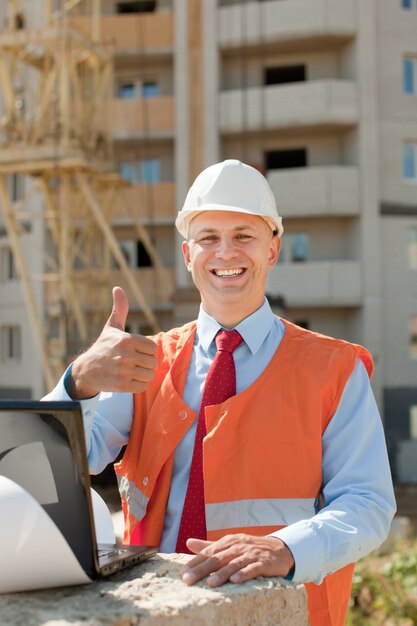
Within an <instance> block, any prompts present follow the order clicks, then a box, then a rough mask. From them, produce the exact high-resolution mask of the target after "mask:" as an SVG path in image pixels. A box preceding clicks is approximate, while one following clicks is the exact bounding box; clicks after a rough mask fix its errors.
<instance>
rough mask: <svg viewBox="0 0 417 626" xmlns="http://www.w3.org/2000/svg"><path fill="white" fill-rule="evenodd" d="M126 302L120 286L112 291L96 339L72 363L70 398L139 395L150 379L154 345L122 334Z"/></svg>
mask: <svg viewBox="0 0 417 626" xmlns="http://www.w3.org/2000/svg"><path fill="white" fill-rule="evenodd" d="M128 312H129V302H128V299H127V296H126V294H125V292H124V291H123V289H122V288H121V287H114V288H113V309H112V312H111V314H110V317H109V319H108V320H107V322H106V324H105V325H104V328H103V330H102V331H101V334H100V336H99V337H98V339H97V340H96V341H95V343H93V345H92V346H91V347H90V348H89V349H88V350H87V351H86V352H84V353H83V354H81V355H80V356H79V357H77V359H76V360H75V361H74V363H73V366H72V372H71V378H72V381H71V382H72V384H71V397H72V398H73V400H81V399H83V398H90V397H92V396H95V395H96V394H97V393H99V392H100V391H125V392H130V393H134V392H140V391H144V389H146V386H147V384H148V382H149V381H150V380H152V378H153V376H154V371H155V368H156V366H157V358H156V344H155V342H154V341H152V339H149V338H148V337H143V336H142V335H134V334H131V333H127V332H126V331H125V326H126V319H127V315H128Z"/></svg>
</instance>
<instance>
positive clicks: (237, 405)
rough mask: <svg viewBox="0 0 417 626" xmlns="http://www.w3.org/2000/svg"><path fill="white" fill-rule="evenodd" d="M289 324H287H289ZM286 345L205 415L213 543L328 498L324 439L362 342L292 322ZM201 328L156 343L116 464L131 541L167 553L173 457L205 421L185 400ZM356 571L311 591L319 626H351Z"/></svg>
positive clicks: (306, 511) (267, 526)
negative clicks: (152, 368) (153, 367)
mask: <svg viewBox="0 0 417 626" xmlns="http://www.w3.org/2000/svg"><path fill="white" fill-rule="evenodd" d="M283 321H284V320H283ZM284 324H285V328H286V330H285V334H284V337H283V339H282V341H281V344H280V346H279V348H278V350H277V351H276V353H275V354H274V356H273V357H272V359H271V361H270V363H269V364H268V366H267V367H266V368H265V370H264V371H263V373H262V374H261V376H259V378H258V379H257V380H255V382H254V383H253V384H252V385H250V386H249V387H248V388H247V389H245V390H244V391H242V392H241V393H239V394H237V395H235V396H233V397H231V398H229V399H228V400H226V401H225V402H223V403H221V404H218V405H214V406H209V407H206V425H207V435H206V437H205V439H204V442H203V454H204V492H205V501H206V522H207V538H208V539H210V540H216V539H219V538H220V537H222V536H223V535H225V534H229V533H237V532H245V533H248V534H251V535H266V534H268V533H271V532H273V531H275V530H278V528H282V527H284V526H286V525H288V524H292V523H294V522H297V521H299V520H302V519H308V518H310V517H312V516H313V515H315V513H316V512H317V511H318V509H319V508H320V495H321V491H322V434H323V432H324V430H325V429H326V427H327V425H328V423H329V421H330V420H331V418H332V416H333V414H334V413H335V411H336V408H337V406H338V404H339V400H340V398H341V395H342V393H343V390H344V387H345V385H346V382H347V380H348V378H349V376H350V375H351V373H352V372H353V369H354V367H355V364H356V359H357V357H358V356H359V357H360V358H361V359H362V360H363V362H364V364H365V366H366V368H367V370H368V373H369V375H371V374H372V370H373V363H372V359H371V356H370V355H369V353H368V352H367V351H366V350H365V349H364V348H362V347H361V346H357V345H354V344H350V343H347V342H345V341H342V340H337V339H332V338H330V337H325V336H323V335H319V334H317V333H313V332H310V331H307V330H304V329H302V328H299V327H298V326H295V325H294V324H291V323H290V322H287V321H284ZM195 332H196V324H195V322H192V323H190V324H186V325H185V326H183V327H182V328H179V329H174V330H172V331H170V332H168V333H161V334H159V335H157V336H156V338H155V339H156V342H157V345H158V358H159V361H158V362H159V367H158V371H157V373H156V376H155V378H154V379H153V381H152V382H151V383H150V384H149V386H148V388H147V390H146V391H145V392H143V393H141V394H136V395H135V399H134V419H133V424H132V430H131V433H130V438H129V443H128V445H127V448H126V451H125V454H124V456H123V459H122V460H121V461H120V462H119V463H118V464H116V465H115V469H116V474H117V477H118V482H119V489H120V493H121V497H122V505H123V510H124V515H125V541H126V542H131V543H142V544H147V545H159V542H160V539H161V535H162V531H163V527H164V516H165V509H166V504H167V501H168V496H169V490H170V484H171V474H172V466H173V460H174V453H175V449H176V447H177V445H178V444H179V442H180V441H181V439H182V438H183V436H184V434H185V433H186V431H187V430H188V429H189V427H190V426H191V424H192V422H193V420H194V419H195V417H196V413H195V412H194V411H192V410H191V409H190V408H189V407H188V406H187V405H186V404H185V403H184V402H183V400H182V395H183V390H184V386H185V382H186V378H187V374H188V368H189V363H190V359H191V354H192V349H193V345H194V338H195ZM352 574H353V565H347V566H346V567H344V568H342V569H340V570H338V571H337V572H334V573H333V574H331V575H329V576H327V577H326V578H325V579H324V581H323V582H322V583H321V584H320V585H315V584H313V583H307V584H306V589H307V593H308V608H309V619H310V624H312V626H343V624H344V623H345V617H346V612H347V607H348V602H349V596H350V589H351V580H352Z"/></svg>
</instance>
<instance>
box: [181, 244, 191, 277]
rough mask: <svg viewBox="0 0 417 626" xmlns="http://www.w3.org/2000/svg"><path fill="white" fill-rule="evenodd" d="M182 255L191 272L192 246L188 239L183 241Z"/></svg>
mask: <svg viewBox="0 0 417 626" xmlns="http://www.w3.org/2000/svg"><path fill="white" fill-rule="evenodd" d="M181 250H182V256H183V257H184V263H185V266H186V268H187V270H188V271H189V272H191V258H190V246H189V244H188V241H183V242H182V244H181Z"/></svg>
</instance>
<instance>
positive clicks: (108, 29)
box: [72, 11, 174, 55]
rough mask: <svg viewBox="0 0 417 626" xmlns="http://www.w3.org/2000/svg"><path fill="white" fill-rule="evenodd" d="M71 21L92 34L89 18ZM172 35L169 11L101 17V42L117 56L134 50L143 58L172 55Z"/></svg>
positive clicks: (172, 29) (171, 21) (171, 20)
mask: <svg viewBox="0 0 417 626" xmlns="http://www.w3.org/2000/svg"><path fill="white" fill-rule="evenodd" d="M72 21H73V23H74V25H75V26H77V27H78V28H79V29H80V30H82V31H83V32H84V33H90V32H91V19H90V18H88V17H77V18H74V19H73V20H72ZM173 32H174V28H173V14H172V13H171V12H170V11H159V12H156V13H148V14H136V15H135V14H122V15H103V16H102V18H101V37H102V41H103V42H104V43H105V44H110V45H111V46H113V47H114V49H115V53H116V54H118V53H119V54H120V53H122V52H127V53H131V52H132V51H134V52H135V53H136V54H137V53H141V54H144V55H149V54H161V53H163V54H167V53H169V54H170V53H171V52H172V49H173V41H174V36H173Z"/></svg>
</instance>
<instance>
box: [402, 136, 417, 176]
mask: <svg viewBox="0 0 417 626" xmlns="http://www.w3.org/2000/svg"><path fill="white" fill-rule="evenodd" d="M403 178H404V179H405V180H407V181H417V144H413V143H405V144H404V145H403Z"/></svg>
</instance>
